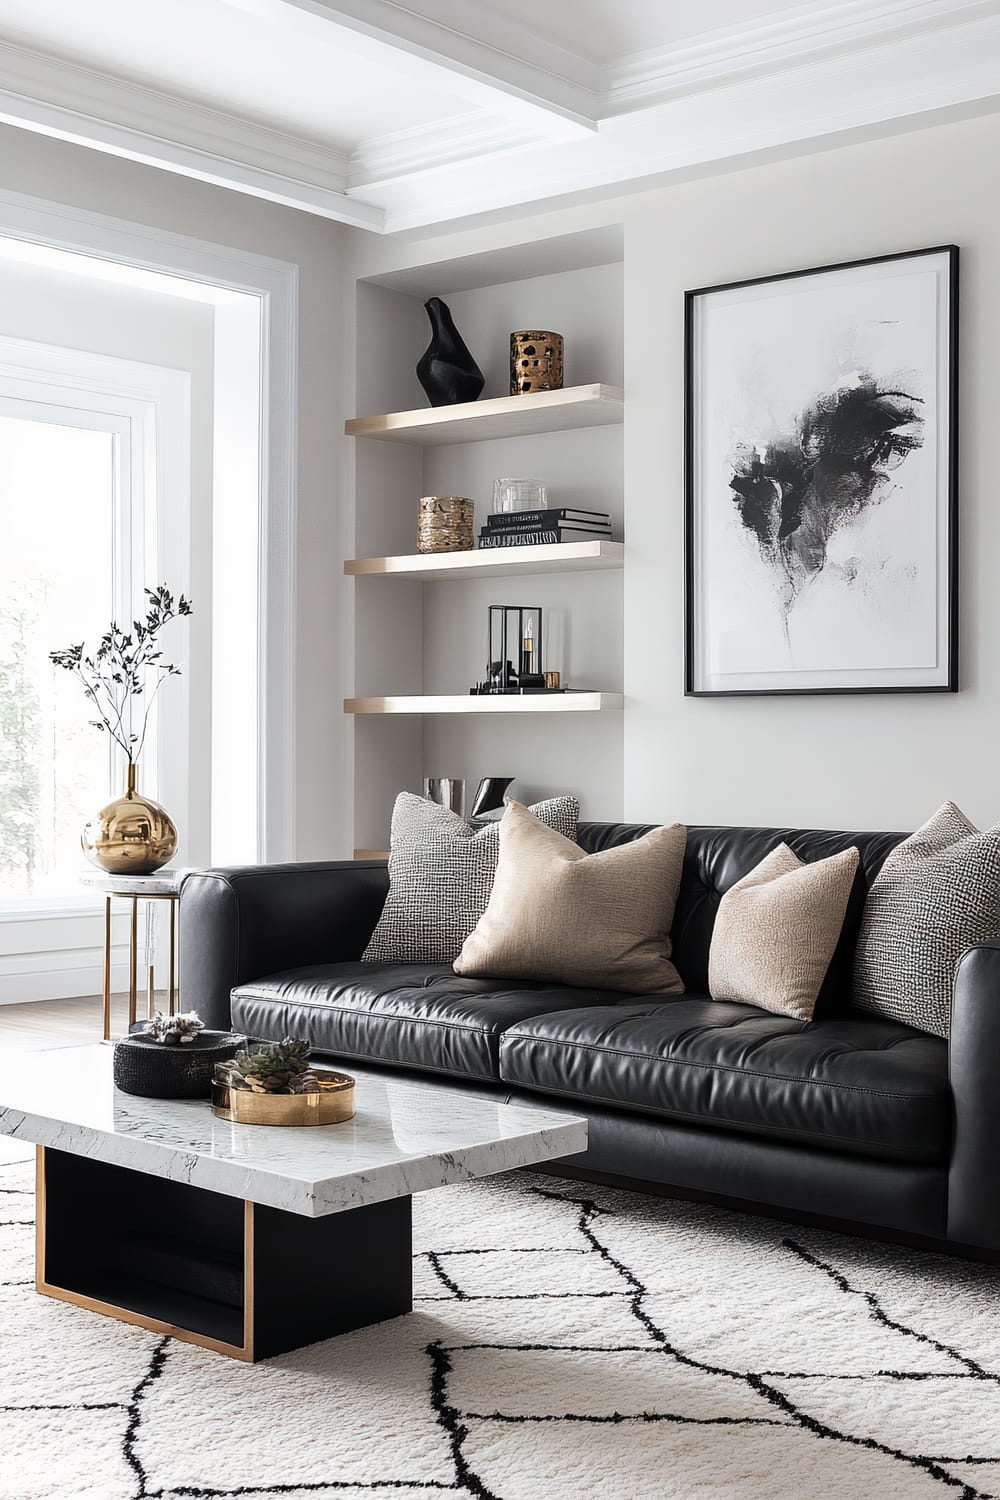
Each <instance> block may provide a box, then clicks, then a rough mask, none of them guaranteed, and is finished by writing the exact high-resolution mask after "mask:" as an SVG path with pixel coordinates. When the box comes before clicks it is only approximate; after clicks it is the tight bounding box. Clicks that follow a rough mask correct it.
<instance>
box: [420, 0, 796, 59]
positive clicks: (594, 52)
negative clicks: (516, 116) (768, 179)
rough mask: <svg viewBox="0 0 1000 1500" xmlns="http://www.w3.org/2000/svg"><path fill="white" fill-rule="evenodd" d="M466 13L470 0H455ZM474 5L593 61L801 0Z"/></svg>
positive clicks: (523, 0)
mask: <svg viewBox="0 0 1000 1500" xmlns="http://www.w3.org/2000/svg"><path fill="white" fill-rule="evenodd" d="M458 3H459V4H460V5H463V6H464V9H465V13H466V16H468V12H469V10H470V9H471V8H472V7H470V5H469V0H458ZM410 8H411V9H412V10H416V11H420V13H421V14H422V15H427V16H430V17H435V16H438V15H440V12H441V6H440V5H439V4H438V3H435V0H429V3H427V4H422V3H420V0H417V3H415V4H411V7H410ZM474 8H475V9H476V10H497V11H502V12H503V13H504V14H505V15H506V16H509V17H510V18H511V19H512V20H514V21H517V22H519V23H520V24H521V25H522V26H524V27H526V28H529V29H531V30H533V31H535V32H536V33H538V34H540V35H541V36H544V37H546V38H548V39H549V40H551V41H553V42H557V43H559V44H560V45H561V46H563V47H566V48H567V49H568V50H569V51H571V52H578V53H579V54H580V55H581V56H582V57H586V58H588V59H589V60H590V61H591V62H594V63H608V62H610V61H611V60H612V59H614V58H619V57H627V56H628V55H629V53H632V52H645V51H646V50H647V49H649V48H650V47H665V46H668V45H670V44H671V43H676V42H681V41H686V40H688V39H689V38H691V37H694V36H699V35H701V34H702V33H704V32H710V31H715V30H717V29H718V28H719V27H731V26H746V25H752V24H753V23H754V22H759V20H760V19H761V17H763V16H766V15H774V14H775V13H779V12H781V11H787V10H792V9H795V8H801V0H682V3H680V4H678V3H677V0H615V3H613V4H611V3H609V0H541V3H540V0H500V3H499V4H497V5H493V6H489V5H480V6H475V7H474Z"/></svg>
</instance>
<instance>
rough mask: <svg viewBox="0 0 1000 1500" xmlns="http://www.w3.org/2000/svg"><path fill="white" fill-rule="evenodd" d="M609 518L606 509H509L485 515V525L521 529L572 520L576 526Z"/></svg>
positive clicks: (503, 529) (496, 528) (500, 529)
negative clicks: (586, 510)
mask: <svg viewBox="0 0 1000 1500" xmlns="http://www.w3.org/2000/svg"><path fill="white" fill-rule="evenodd" d="M610 519H611V517H610V515H609V513H608V512H607V511H589V512H585V511H569V510H565V509H563V510H510V511H502V512H500V513H499V514H494V515H490V516H487V518H486V525H487V527H488V528H489V530H490V531H523V530H525V528H526V527H529V526H547V527H549V528H551V527H553V526H558V525H560V523H561V522H563V521H573V522H575V524H576V525H578V526H587V525H591V526H601V525H603V524H604V523H605V522H608V521H610Z"/></svg>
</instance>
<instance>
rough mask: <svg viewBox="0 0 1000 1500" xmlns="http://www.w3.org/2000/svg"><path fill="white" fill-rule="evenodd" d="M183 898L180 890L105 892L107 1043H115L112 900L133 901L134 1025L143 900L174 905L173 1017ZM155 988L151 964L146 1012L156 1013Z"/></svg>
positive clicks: (130, 985) (170, 990) (131, 1021)
mask: <svg viewBox="0 0 1000 1500" xmlns="http://www.w3.org/2000/svg"><path fill="white" fill-rule="evenodd" d="M180 899H181V893H180V890H179V889H178V890H176V891H105V893H104V1040H105V1041H106V1042H108V1041H110V1040H111V903H112V901H115V900H118V901H130V902H131V903H132V911H131V914H130V918H129V941H128V960H129V962H128V1024H129V1026H133V1025H134V1024H135V1021H136V1005H137V1001H138V994H139V975H138V963H139V902H140V901H169V903H170V939H169V950H170V956H169V960H168V973H167V995H168V1003H169V1007H170V1015H174V1014H175V1013H176V1010H177V904H178V902H179V901H180ZM155 1006H156V1002H155V985H154V975H153V965H152V964H150V965H149V973H148V974H147V976H146V1013H147V1015H148V1016H151V1015H152V1014H153V1011H154V1009H155Z"/></svg>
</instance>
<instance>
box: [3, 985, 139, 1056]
mask: <svg viewBox="0 0 1000 1500" xmlns="http://www.w3.org/2000/svg"><path fill="white" fill-rule="evenodd" d="M143 998H145V997H143ZM127 1026H128V996H127V995H113V996H112V997H111V1034H112V1036H115V1035H117V1034H118V1033H119V1032H122V1031H125V1030H126V1029H127ZM102 1029H103V1022H102V1001H101V997H100V995H85V996H83V997H82V998H80V999H76V1000H34V1001H32V1002H31V1004H30V1005H0V1058H4V1057H8V1056H10V1054H11V1053H12V1052H35V1051H41V1050H43V1049H45V1048H48V1047H80V1046H84V1045H85V1044H86V1043H87V1042H99V1041H100V1040H101V1036H102Z"/></svg>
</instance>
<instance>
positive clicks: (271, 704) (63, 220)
mask: <svg viewBox="0 0 1000 1500" xmlns="http://www.w3.org/2000/svg"><path fill="white" fill-rule="evenodd" d="M0 234H2V235H10V236H13V237H14V238H18V239H23V240H28V241H30V242H32V243H35V244H40V245H52V246H55V247H56V248H58V249H62V250H69V251H72V252H76V253H78V254H83V255H96V256H98V257H100V258H102V259H105V260H112V261H116V262H118V263H119V264H122V265H130V266H139V267H142V268H143V269H145V270H148V271H156V272H159V273H160V274H162V275H167V276H180V277H182V278H184V279H189V280H195V281H203V282H209V283H211V284H213V285H216V286H220V287H225V288H227V289H228V290H230V291H234V292H243V293H247V294H249V295H251V296H257V297H259V298H260V302H261V450H262V451H261V460H262V467H261V511H260V533H261V548H260V562H259V577H258V597H259V609H258V619H259V639H258V660H259V663H260V699H259V705H260V706H259V714H258V767H259V775H258V801H259V809H258V826H259V828H260V837H261V858H262V859H264V860H266V861H269V862H270V861H275V860H282V859H290V858H292V857H293V856H294V853H295V805H294V785H295V749H296V747H295V725H296V690H295V682H296V639H295V612H294V607H295V577H296V564H295V546H296V485H297V473H298V453H297V406H298V267H297V266H296V265H293V264H291V263H289V262H286V261H279V260H273V259H271V258H269V257H267V256H262V255H255V254H253V253H251V252H249V251H244V250H239V249H236V248H234V247H231V246H223V245H216V244H211V243H209V242H207V241H203V240H197V239H193V238H191V237H189V236H186V235H177V234H170V233H167V232H166V231H163V230H159V229H154V228H151V227H149V226H148V225H139V224H130V223H128V222H126V221H125V220H121V219H114V218H111V217H110V216H108V215H104V214H96V213H91V212H89V211H87V210H84V209H78V208H73V207H69V206H67V205H64V204H59V203H52V202H49V201H47V200H45V199H42V198H34V197H30V196H29V195H27V194H24V193H13V192H0ZM87 357H88V356H86V355H81V358H82V359H86V358H87Z"/></svg>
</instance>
